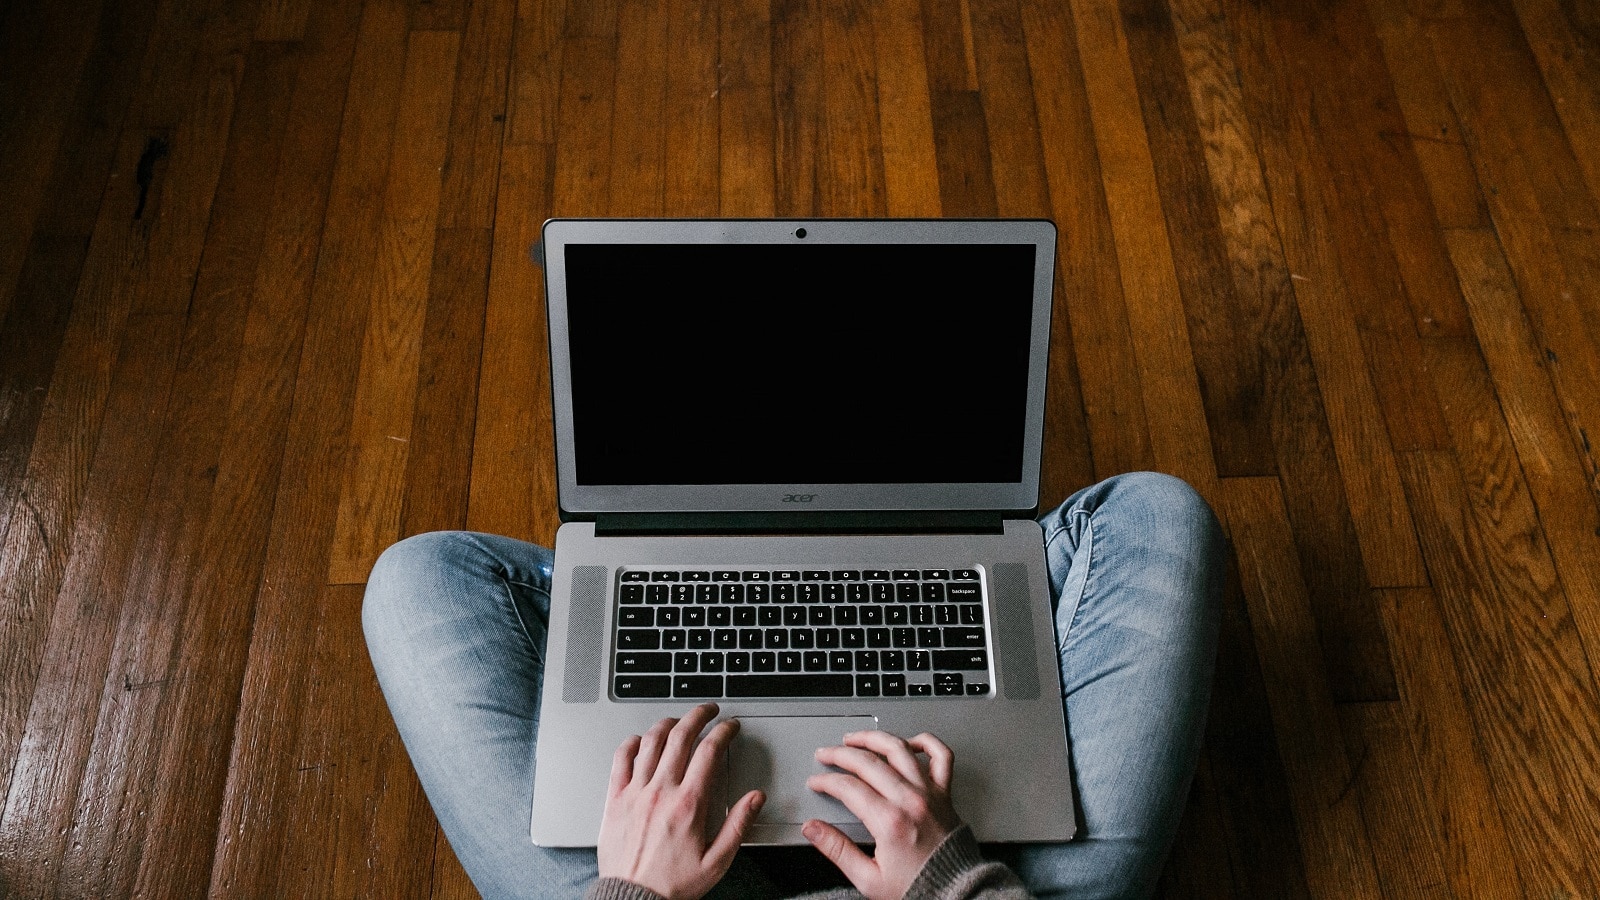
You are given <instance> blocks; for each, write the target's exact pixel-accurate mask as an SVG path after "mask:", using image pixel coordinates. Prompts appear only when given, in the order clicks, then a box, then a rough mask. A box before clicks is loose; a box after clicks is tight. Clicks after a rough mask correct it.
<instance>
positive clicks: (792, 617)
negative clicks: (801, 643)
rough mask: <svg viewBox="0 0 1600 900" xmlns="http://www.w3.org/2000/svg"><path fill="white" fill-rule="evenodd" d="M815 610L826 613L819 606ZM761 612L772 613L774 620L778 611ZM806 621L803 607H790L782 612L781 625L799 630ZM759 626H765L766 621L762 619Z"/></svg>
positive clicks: (766, 610) (824, 608)
mask: <svg viewBox="0 0 1600 900" xmlns="http://www.w3.org/2000/svg"><path fill="white" fill-rule="evenodd" d="M817 609H818V610H821V611H822V612H827V611H828V609H827V607H823V606H819V607H817ZM762 612H763V613H767V612H770V613H773V617H774V618H776V617H777V612H778V611H777V610H775V609H763V610H762ZM806 619H807V616H806V608H805V607H803V606H791V607H789V608H788V609H786V610H784V611H783V624H785V625H788V626H789V627H791V628H799V627H800V626H802V625H804V624H806ZM761 624H763V625H765V624H766V621H765V620H764V619H763V620H762V623H761ZM773 624H777V623H773Z"/></svg>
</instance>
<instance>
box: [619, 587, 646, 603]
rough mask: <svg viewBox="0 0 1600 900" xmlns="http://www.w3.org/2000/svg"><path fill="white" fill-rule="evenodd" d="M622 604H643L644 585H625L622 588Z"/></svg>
mask: <svg viewBox="0 0 1600 900" xmlns="http://www.w3.org/2000/svg"><path fill="white" fill-rule="evenodd" d="M622 602H623V603H643V602H644V585H642V584H625V585H623V586H622Z"/></svg>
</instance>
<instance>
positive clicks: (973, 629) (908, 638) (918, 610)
mask: <svg viewBox="0 0 1600 900" xmlns="http://www.w3.org/2000/svg"><path fill="white" fill-rule="evenodd" d="M983 594H984V588H983V581H982V579H981V577H980V576H979V573H978V571H977V570H976V569H829V570H826V571H823V570H799V569H796V570H790V569H664V568H650V569H625V570H623V571H622V572H621V574H620V583H619V584H618V604H617V617H616V623H617V628H616V640H615V641H614V644H613V646H614V654H613V659H612V662H613V670H612V675H613V681H612V691H613V695H614V696H615V697H617V698H618V699H624V700H629V699H662V698H675V699H694V700H703V699H716V698H723V697H728V698H737V699H747V698H748V699H763V698H797V697H798V698H836V697H938V696H982V695H985V694H988V693H989V685H990V683H991V679H990V665H989V640H988V632H987V628H986V621H985V616H984V608H985V604H984V597H983Z"/></svg>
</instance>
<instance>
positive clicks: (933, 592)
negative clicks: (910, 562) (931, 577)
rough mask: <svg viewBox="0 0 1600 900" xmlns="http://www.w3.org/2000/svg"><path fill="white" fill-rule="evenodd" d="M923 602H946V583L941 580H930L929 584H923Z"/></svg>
mask: <svg viewBox="0 0 1600 900" xmlns="http://www.w3.org/2000/svg"><path fill="white" fill-rule="evenodd" d="M922 602H923V603H943V602H944V583H943V582H939V581H930V582H928V583H927V584H925V585H923V586H922Z"/></svg>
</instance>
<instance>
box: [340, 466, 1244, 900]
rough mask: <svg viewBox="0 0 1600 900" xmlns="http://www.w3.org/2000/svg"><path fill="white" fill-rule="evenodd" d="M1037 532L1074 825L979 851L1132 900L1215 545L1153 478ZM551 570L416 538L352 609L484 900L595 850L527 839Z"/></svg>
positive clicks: (739, 889)
mask: <svg viewBox="0 0 1600 900" xmlns="http://www.w3.org/2000/svg"><path fill="white" fill-rule="evenodd" d="M1041 523H1042V524H1043V526H1044V536H1045V546H1046V554H1047V557H1048V562H1049V567H1050V583H1051V588H1052V597H1053V599H1052V603H1053V604H1054V607H1055V623H1056V643H1057V646H1058V648H1059V655H1060V662H1061V681H1062V699H1063V702H1064V703H1065V706H1066V720H1067V731H1068V736H1069V745H1070V747H1071V751H1072V765H1073V773H1072V774H1073V785H1074V788H1075V789H1076V791H1077V801H1078V809H1079V815H1080V816H1081V820H1080V822H1079V823H1078V836H1077V838H1076V839H1074V840H1073V841H1071V842H1069V843H1064V844H1033V845H1008V846H993V847H986V848H985V850H986V852H988V853H990V854H991V855H992V856H994V857H995V858H998V859H1001V860H1003V861H1005V862H1006V863H1008V864H1009V865H1011V866H1012V867H1013V868H1014V869H1015V870H1016V871H1017V872H1018V874H1019V875H1021V876H1022V878H1023V880H1024V881H1025V882H1026V883H1027V884H1028V886H1029V887H1030V888H1031V889H1032V890H1033V891H1034V893H1036V894H1038V895H1039V896H1042V897H1139V896H1146V895H1148V894H1149V893H1150V892H1151V890H1152V889H1153V888H1154V885H1155V882H1156V878H1157V876H1158V875H1159V874H1160V870H1161V865H1162V861H1163V859H1164V858H1165V856H1166V852H1167V849H1168V847H1169V846H1170V844H1171V842H1172V837H1173V834H1174V832H1175V831H1176V829H1177V826H1178V820H1179V817H1180V815H1181V813H1182V810H1183V802H1184V798H1185V796H1186V795H1187V792H1188V784H1189V779H1190V776H1191V775H1192V773H1193V771H1194V764H1195V758H1196V754H1197V753H1198V750H1199V744H1200V738H1201V735H1202V733H1203V731H1204V724H1205V712H1206V706H1207V703H1208V701H1209V698H1210V691H1211V672H1212V667H1213V663H1214V661H1215V654H1216V635H1217V617H1218V613H1217V609H1218V600H1219V595H1220V593H1221V586H1222V577H1223V565H1224V563H1223V559H1224V557H1223V553H1224V551H1223V538H1222V533H1221V530H1220V529H1219V528H1218V526H1217V521H1216V518H1215V517H1214V516H1213V515H1212V513H1211V510H1210V508H1209V507H1207V506H1206V504H1205V501H1204V500H1202V499H1201V498H1200V497H1199V495H1198V494H1196V493H1195V492H1194V491H1193V490H1192V489H1191V488H1189V486H1188V485H1186V484H1184V483H1183V482H1181V481H1179V480H1177V479H1175V478H1171V477H1168V476H1165V475H1156V474H1151V473H1135V474H1130V475H1122V476H1118V477H1115V478H1111V479H1108V480H1106V481H1103V482H1101V483H1100V484H1097V485H1094V486H1092V487H1089V488H1086V489H1084V490H1082V491H1079V492H1078V493H1077V494H1074V495H1073V496H1072V497H1071V498H1070V499H1068V500H1067V502H1066V503H1064V504H1062V505H1061V506H1060V507H1059V508H1057V509H1056V510H1054V511H1053V512H1051V513H1050V514H1049V515H1047V516H1045V517H1044V518H1043V519H1042V520H1041ZM551 560H552V555H551V552H550V551H549V550H546V549H544V548H542V547H537V546H534V545H532V544H527V543H523V542H521V541H515V540H511V539H509V538H503V537H495V536H492V535H484V534H472V533H467V532H437V533H433V534H423V535H418V536H416V537H413V538H408V539H406V540H403V541H401V542H399V543H397V544H395V545H394V546H393V547H390V548H389V549H388V550H387V551H386V552H385V553H384V554H383V556H382V557H381V558H380V559H379V560H378V563H377V565H376V566H375V567H374V568H373V571H372V576H371V579H370V580H369V582H368V584H367V594H366V600H365V603H364V605H363V608H362V623H363V626H364V628H365V631H366V638H367V646H368V649H369V651H370V652H371V654H372V662H373V666H374V668H375V669H376V670H377V673H378V681H379V683H380V684H381V685H382V688H383V694H384V697H385V698H386V699H387V700H388V703H389V708H390V710H391V712H392V713H393V714H394V719H395V724H396V725H397V726H398V727H399V730H400V735H401V737H402V738H403V739H404V741H405V745H406V749H407V751H408V752H409V753H410V755H411V761H412V764H413V765H414V766H415V767H416V770H417V775H418V777H419V778H420V779H421V781H422V786H423V789H424V790H426V791H427V794H428V799H429V800H430V801H431V803H432V804H433V809H434V812H435V813H436V814H437V815H438V817H439V822H440V824H441V826H442V827H443V828H444V832H445V835H446V836H447V837H448V838H449V840H450V845H451V847H452V848H454V850H455V853H456V855H457V857H459V858H460V860H461V863H462V865H463V866H464V867H465V868H466V870H467V873H468V874H469V875H470V876H471V877H472V880H473V883H474V884H475V885H476V886H477V888H478V890H479V891H480V892H482V894H483V895H484V896H485V897H489V898H498V897H558V896H568V895H571V896H577V895H581V894H582V892H583V891H584V890H585V888H586V887H587V885H588V883H589V882H590V881H591V880H593V879H594V877H595V871H596V869H595V855H594V851H593V850H551V849H544V848H540V847H536V846H534V845H533V843H532V842H531V841H530V840H529V838H528V820H529V814H530V808H531V802H532V791H533V765H534V754H533V748H534V739H535V735H536V734H537V733H538V730H539V701H540V688H541V685H542V682H543V674H544V647H545V626H546V621H547V619H548V615H549V610H550V596H549V587H550V572H551ZM958 812H959V810H958ZM779 852H780V853H790V854H795V855H796V856H795V857H793V858H794V859H796V860H798V859H799V856H798V855H800V854H810V855H811V856H812V857H816V853H815V851H813V850H811V849H810V848H795V849H791V850H784V851H779ZM774 859H779V860H781V859H782V857H781V856H775V855H773V853H772V852H770V851H769V852H768V853H766V854H759V853H749V852H741V854H740V856H739V858H738V859H737V860H736V862H735V864H734V868H733V870H731V871H730V873H729V876H728V878H727V879H725V881H724V884H723V885H721V886H719V887H720V888H721V890H719V892H718V893H721V894H726V895H731V896H741V897H742V896H752V895H756V894H769V893H771V892H772V891H773V889H774V888H775V887H776V888H777V889H778V890H782V889H783V888H784V887H785V885H783V883H782V882H783V877H782V874H781V871H780V874H776V875H774V870H775V869H778V870H781V868H782V864H781V863H780V864H779V865H778V866H776V867H775V866H774V865H773V864H772V861H773V860H774ZM758 863H762V864H758ZM775 883H776V884H775Z"/></svg>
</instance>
